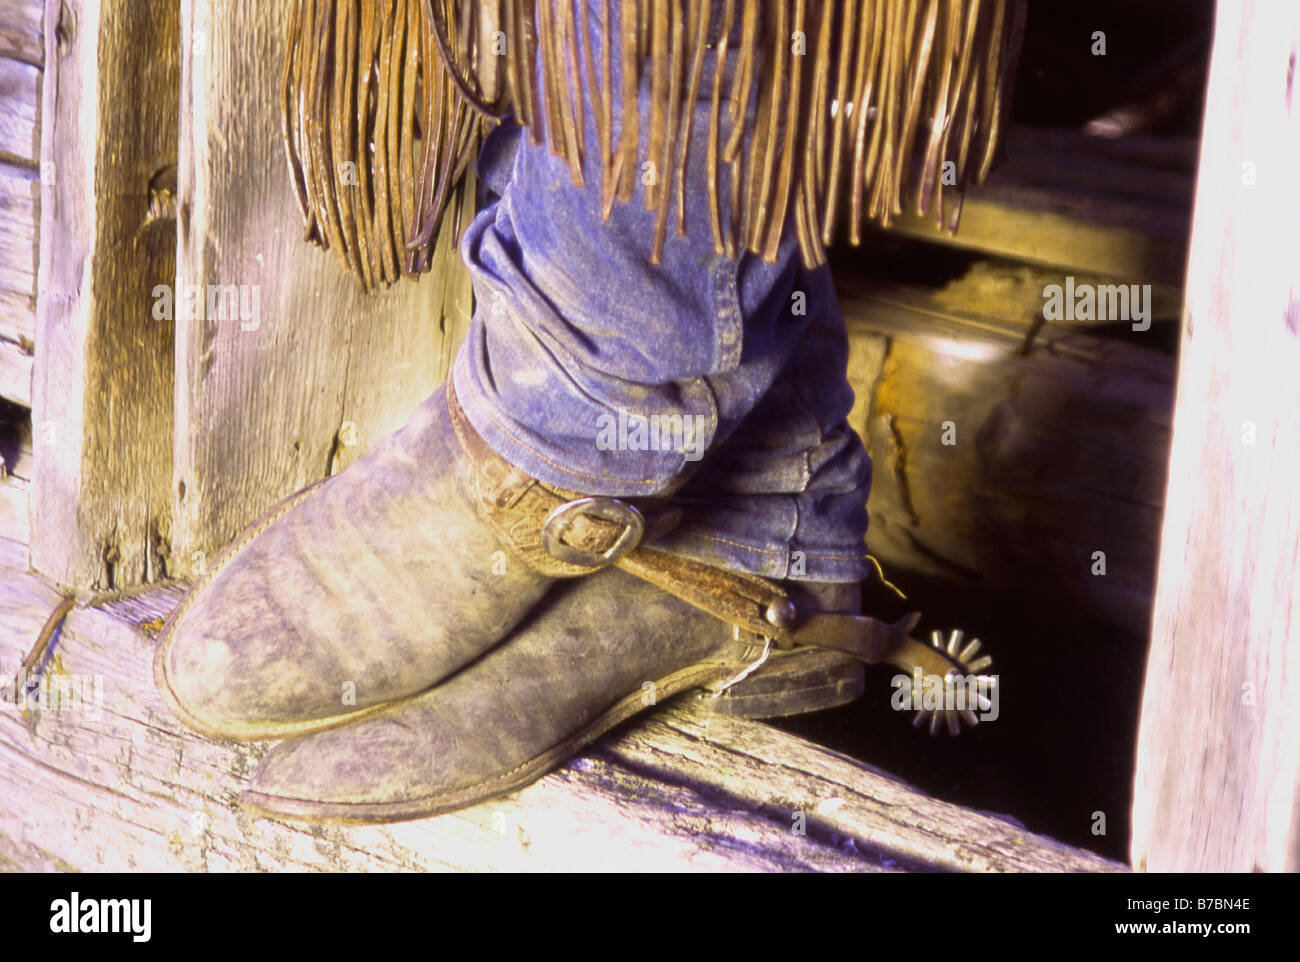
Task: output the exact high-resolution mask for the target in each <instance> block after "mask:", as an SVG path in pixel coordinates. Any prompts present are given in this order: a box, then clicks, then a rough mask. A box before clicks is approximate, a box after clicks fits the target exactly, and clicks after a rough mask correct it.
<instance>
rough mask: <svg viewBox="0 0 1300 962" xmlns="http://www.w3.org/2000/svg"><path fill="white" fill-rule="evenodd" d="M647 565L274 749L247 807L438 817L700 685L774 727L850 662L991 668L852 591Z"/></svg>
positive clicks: (722, 702) (671, 561)
mask: <svg viewBox="0 0 1300 962" xmlns="http://www.w3.org/2000/svg"><path fill="white" fill-rule="evenodd" d="M635 557H636V558H637V564H636V565H634V566H633V567H635V568H636V569H637V575H638V576H637V577H634V576H632V575H631V574H629V573H627V572H623V571H618V570H608V571H604V572H602V573H600V574H598V575H596V576H594V577H592V578H589V579H586V580H585V581H582V582H578V583H576V584H572V585H564V586H562V587H560V588H558V589H557V590H556V591H555V592H554V593H553V594H552V595H551V596H550V597H548V598H547V600H546V601H545V602H543V603H542V604H541V605H540V606H539V607H538V608H537V609H535V610H534V611H533V612H532V614H530V616H529V617H528V618H527V619H526V620H525V622H524V623H522V624H521V625H520V627H519V628H518V629H516V631H515V632H514V633H513V634H512V635H511V637H510V638H509V639H507V640H506V641H505V642H503V643H502V644H501V645H499V646H498V647H496V648H495V649H493V650H492V651H491V652H489V653H488V654H487V655H485V656H484V657H483V658H481V659H480V660H479V661H477V662H475V663H474V664H473V665H471V666H469V667H467V668H465V669H464V670H463V671H461V672H460V673H459V674H457V675H455V676H454V677H452V678H450V679H448V680H447V681H444V682H443V683H442V684H441V685H439V686H438V687H436V688H433V689H431V690H430V691H428V692H425V693H424V694H422V695H420V696H419V697H417V698H414V699H411V700H410V701H407V702H404V703H402V704H400V705H396V706H392V707H390V708H389V709H387V710H385V711H384V712H382V713H380V714H377V715H375V716H374V717H371V718H368V719H364V720H362V721H358V722H355V723H353V724H350V725H347V726H345V727H341V728H337V729H335V730H332V731H329V732H324V733H321V734H317V735H312V736H308V737H305V738H299V739H292V740H290V741H286V742H282V743H281V744H280V745H277V746H275V747H273V748H272V749H271V750H270V751H269V752H268V753H267V754H266V755H265V756H264V757H263V758H262V760H261V762H260V764H259V766H258V768H257V770H256V771H255V772H254V774H253V777H252V779H251V782H250V785H249V788H248V789H247V790H246V792H245V794H244V801H245V803H246V804H248V805H249V806H250V807H252V808H253V809H255V810H258V811H260V812H263V813H265V814H269V815H276V816H288V817H292V818H301V819H307V820H311V821H339V822H355V823H362V822H385V821H397V820H402V819H409V818H418V817H423V816H427V815H435V814H440V813H443V812H448V811H452V810H455V809H459V808H463V807H467V806H469V805H473V804H476V803H478V802H481V801H484V800H486V799H489V798H492V797H494V796H497V795H503V794H507V793H509V792H512V791H515V790H517V789H519V788H521V787H523V786H525V785H527V784H529V783H530V782H532V781H534V780H535V779H537V778H539V777H541V776H542V775H543V774H545V773H546V772H547V771H549V770H551V769H553V768H555V767H557V766H559V765H560V764H562V763H563V762H565V761H566V760H567V759H569V758H570V757H572V756H573V755H576V754H577V753H578V752H579V751H581V750H582V748H583V747H584V746H586V745H588V744H589V743H590V742H592V741H593V740H595V739H596V738H598V737H600V736H601V735H602V734H604V733H605V732H607V731H609V730H610V729H611V728H613V727H614V726H616V725H618V724H619V723H621V722H623V721H624V720H626V719H628V718H630V717H632V716H633V715H635V714H637V713H638V712H640V711H643V710H645V709H646V708H647V707H649V706H651V705H654V704H656V703H659V702H663V701H665V700H667V699H669V698H672V697H674V696H677V695H681V694H683V693H685V692H688V691H690V690H692V689H694V690H695V692H694V695H693V697H695V698H696V699H698V701H699V704H700V706H701V707H704V708H706V709H710V710H718V709H719V708H722V709H723V710H726V711H727V712H728V713H729V714H736V715H744V716H749V717H756V716H762V717H768V716H771V715H775V714H780V713H793V712H795V711H808V710H813V709H816V708H823V707H830V706H832V705H835V704H842V703H843V702H845V701H847V700H851V699H852V698H853V697H855V696H856V694H857V692H858V691H860V688H861V666H860V664H859V665H855V666H853V667H855V668H856V670H857V675H856V676H846V675H845V674H844V673H843V668H844V665H845V661H846V655H851V656H852V657H853V658H854V659H857V660H858V661H862V662H878V661H888V662H890V663H892V664H894V665H896V666H898V667H899V668H901V669H904V670H907V671H911V670H913V669H916V668H920V669H922V670H923V671H925V672H927V673H930V674H935V673H937V674H938V675H939V676H940V677H943V676H945V675H947V674H948V673H951V672H961V671H969V670H979V667H982V665H981V666H977V665H975V664H973V663H972V662H971V657H972V656H973V655H974V654H975V653H976V652H977V651H978V647H979V646H978V643H975V642H972V644H971V645H968V646H967V649H966V650H965V651H963V652H962V653H961V654H960V655H959V656H958V655H950V654H948V653H947V652H944V651H942V650H941V649H938V648H932V647H929V646H926V645H923V644H921V643H920V642H917V641H915V640H913V639H911V638H908V637H907V632H908V631H909V630H910V628H911V627H912V626H913V625H914V624H915V621H916V618H917V616H915V615H911V616H908V617H906V618H904V619H902V620H900V621H899V622H897V623H896V624H893V625H885V624H883V623H881V622H878V621H875V620H874V619H870V618H863V617H860V616H855V615H853V614H852V612H855V611H857V609H858V600H857V598H858V588H859V586H858V585H857V584H847V585H802V584H795V583H787V584H786V585H784V586H783V585H779V584H774V583H771V582H766V581H764V580H763V579H760V578H754V577H752V576H747V575H737V574H735V573H732V572H723V571H720V570H718V569H707V568H706V566H704V565H700V564H698V563H696V562H690V561H685V560H683V559H678V558H673V557H671V556H667V555H664V554H663V553H662V552H657V551H653V550H650V549H643V550H641V551H639V552H636V553H635ZM651 582H660V583H662V584H663V585H666V586H669V587H670V590H671V591H673V592H675V593H673V594H670V593H669V592H667V591H664V590H662V589H661V588H660V587H656V586H654V584H652V583H651ZM677 594H681V595H684V596H686V597H689V598H690V599H691V600H690V601H687V600H685V598H683V597H678V596H677ZM706 608H707V609H708V610H705V609H706ZM774 679H775V681H773V680H774ZM801 680H802V683H801ZM782 689H784V692H783V694H784V702H783V704H782V705H781V706H780V707H783V708H784V709H785V712H781V711H778V710H777V708H778V704H777V702H776V701H775V700H774V699H775V698H777V697H778V696H777V692H778V691H781V690H782ZM683 697H687V696H683ZM728 698H731V699H733V700H732V701H731V703H730V705H728V704H727V699H728ZM747 709H749V710H747ZM967 714H969V715H970V717H969V718H967V721H968V722H969V723H974V721H975V718H974V716H973V713H970V712H969V711H968V712H967ZM918 717H919V716H918ZM936 717H938V716H937V715H936Z"/></svg>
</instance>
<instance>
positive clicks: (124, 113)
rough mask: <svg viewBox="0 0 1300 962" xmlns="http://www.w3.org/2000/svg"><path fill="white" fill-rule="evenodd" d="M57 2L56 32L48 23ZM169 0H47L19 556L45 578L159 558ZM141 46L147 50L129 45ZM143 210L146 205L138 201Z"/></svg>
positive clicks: (87, 575)
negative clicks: (42, 177)
mask: <svg viewBox="0 0 1300 962" xmlns="http://www.w3.org/2000/svg"><path fill="white" fill-rule="evenodd" d="M60 11H63V16H64V18H65V20H64V27H63V30H62V31H61V32H62V35H63V36H62V37H60V36H59V34H60V30H59V29H58V27H57V25H58V22H59V16H60ZM179 21H180V18H179V9H178V0H158V2H150V3H137V2H133V0H103V2H83V0H68V2H63V3H51V4H50V5H49V10H48V11H47V20H46V30H45V37H46V50H47V60H46V64H47V70H46V83H45V92H44V103H43V117H44V125H43V131H42V134H43V137H42V152H41V159H42V162H43V168H42V169H48V170H50V171H52V172H53V173H54V175H55V176H53V177H51V178H49V180H50V183H47V184H46V185H45V186H46V188H47V190H46V192H45V194H44V197H43V200H44V203H43V204H42V208H41V231H40V233H41V252H40V262H39V277H40V283H39V296H38V300H37V336H36V368H35V379H34V384H33V398H32V400H33V409H34V410H33V418H34V424H35V425H36V433H37V435H38V437H40V438H42V439H43V441H49V442H51V443H48V444H46V443H42V444H40V445H38V447H37V464H36V477H35V479H34V484H33V491H32V513H33V522H32V539H33V540H32V558H33V562H34V563H35V564H36V566H37V568H38V569H39V570H41V571H44V572H46V573H48V574H49V575H50V576H51V577H53V578H54V579H55V580H57V581H60V582H63V583H66V584H72V585H77V586H91V585H97V586H111V585H116V584H128V583H136V582H139V581H142V580H151V579H152V578H155V577H158V576H159V575H160V574H162V573H165V569H166V556H167V554H168V547H167V545H168V536H169V528H170V522H169V511H170V491H171V484H170V482H171V453H172V431H171V424H172V384H173V351H172V326H171V325H170V324H169V323H165V322H161V321H158V320H155V319H154V318H153V316H152V307H153V303H154V301H153V290H154V287H155V285H158V284H170V283H171V282H172V279H173V277H174V274H175V257H176V232H175V221H174V219H173V218H171V217H168V216H166V214H165V212H162V205H159V204H157V203H151V201H155V197H154V196H153V195H154V194H155V193H157V190H156V188H157V187H158V185H159V184H160V183H161V182H163V181H165V180H166V177H167V172H168V171H170V170H171V169H172V168H173V166H174V164H175V162H176V112H177V85H178V78H179V67H178V56H179V53H178V50H179V46H180V42H179ZM143 51H147V55H143V54H142V52H143ZM151 210H152V212H151Z"/></svg>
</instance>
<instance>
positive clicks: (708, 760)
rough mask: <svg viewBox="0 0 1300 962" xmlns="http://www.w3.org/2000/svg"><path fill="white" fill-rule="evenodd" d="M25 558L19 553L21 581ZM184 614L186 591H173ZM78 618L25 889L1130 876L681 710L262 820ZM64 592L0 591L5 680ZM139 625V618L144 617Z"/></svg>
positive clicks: (14, 862) (36, 769) (227, 761)
mask: <svg viewBox="0 0 1300 962" xmlns="http://www.w3.org/2000/svg"><path fill="white" fill-rule="evenodd" d="M3 560H4V555H3V553H2V552H0V563H3ZM162 594H163V595H164V596H165V597H166V599H167V602H166V603H174V602H175V598H176V595H175V589H163V591H162ZM147 598H148V596H143V597H142V598H139V599H135V601H134V602H133V603H132V604H134V606H135V607H134V608H133V609H127V608H126V605H127V603H125V602H123V603H118V604H116V605H114V606H112V607H113V608H114V611H115V612H116V617H115V615H114V614H112V613H110V612H109V611H105V610H97V609H77V610H75V611H74V612H73V614H72V615H70V616H69V618H68V620H67V622H66V623H65V625H64V628H63V630H62V632H61V634H60V639H59V642H58V646H57V648H56V649H55V652H54V655H53V657H52V665H53V672H54V677H56V678H58V679H60V682H59V684H61V685H62V686H63V689H62V690H63V691H66V692H68V693H70V694H75V695H79V696H81V700H80V702H75V701H73V702H72V704H70V706H69V707H67V708H64V709H62V710H52V709H48V708H47V709H35V710H31V711H30V712H29V713H28V715H27V716H26V717H24V716H23V715H21V714H20V713H18V712H16V711H14V710H13V709H12V708H11V707H9V706H3V707H0V811H2V812H4V815H3V816H2V817H0V865H4V866H5V867H6V868H9V869H17V870H41V869H46V870H47V869H50V868H58V869H63V870H92V869H93V870H97V871H104V870H107V871H112V870H128V871H129V870H174V869H186V870H227V869H243V870H385V871H391V870H428V869H461V870H464V869H475V870H505V871H512V870H513V871H519V870H533V871H537V870H603V871H609V870H618V871H628V870H639V871H662V870H678V871H680V870H683V869H703V870H724V871H737V870H747V871H862V872H870V871H891V870H909V869H913V870H915V869H926V870H956V871H982V872H986V871H1039V870H1046V871H1112V870H1122V869H1123V866H1120V865H1117V864H1116V863H1113V862H1110V861H1107V860H1105V859H1102V858H1099V857H1097V856H1095V855H1092V854H1090V853H1087V852H1081V851H1079V850H1076V849H1072V848H1070V847H1068V846H1065V845H1062V844H1060V843H1057V842H1055V841H1053V840H1051V839H1046V838H1043V837H1041V836H1037V835H1034V834H1032V833H1029V832H1026V831H1025V830H1023V829H1021V828H1020V827H1018V826H1017V825H1015V824H1013V823H1012V822H1010V821H1007V820H1004V819H999V818H996V817H992V816H988V815H981V814H978V813H972V812H969V811H966V810H964V809H962V808H961V807H959V806H955V805H950V804H948V803H945V802H942V801H938V800H936V799H933V798H930V797H929V796H927V795H925V794H924V793H922V792H919V791H917V790H916V789H914V788H912V787H911V786H909V785H906V784H904V783H902V782H899V781H897V780H895V779H893V778H890V777H889V776H887V775H885V774H883V773H879V772H875V771H873V770H871V769H869V768H868V767H866V766H862V765H859V764H857V763H854V762H852V761H851V760H849V759H846V758H845V757H844V756H841V755H838V754H836V753H834V752H831V751H828V750H825V749H822V748H820V747H818V746H816V745H813V744H812V743H810V742H807V741H804V740H803V739H800V738H796V737H794V736H792V735H788V734H785V733H783V732H780V731H778V730H776V729H772V728H769V727H767V726H765V725H761V724H758V723H756V722H746V721H738V720H735V719H728V718H720V717H712V716H710V717H700V716H697V715H695V714H693V713H692V712H691V710H690V708H689V705H686V704H678V705H675V706H663V707H662V708H661V709H659V710H658V711H656V712H655V713H653V714H652V715H647V716H646V718H645V720H644V721H643V722H642V723H640V724H637V725H634V726H630V727H627V728H624V729H622V730H620V732H619V733H617V734H616V735H614V736H612V737H610V738H607V739H605V740H604V741H602V742H601V743H600V744H599V745H597V746H596V747H595V748H594V749H593V750H592V751H590V752H588V753H587V754H586V755H584V756H582V757H581V758H578V759H575V760H574V761H573V762H572V763H570V764H569V765H567V766H565V767H564V768H562V769H560V770H559V771H558V772H555V773H554V774H552V775H549V776H547V777H546V778H544V779H542V780H541V781H540V782H538V783H536V784H534V785H532V786H530V787H529V788H527V789H525V790H523V791H521V792H518V793H516V794H514V795H511V796H509V797H506V798H502V799H498V800H495V801H491V802H487V803H485V804H483V805H479V806H477V807H475V808H472V809H468V810H466V811H463V812H458V813H453V814H451V815H445V816H441V817H438V818H430V819H422V820H418V821H413V822H406V823H402V824H398V825H388V826H366V827H315V828H313V827H309V826H304V825H300V824H297V823H287V822H279V821H275V820H270V819H259V818H256V817H254V816H253V815H251V814H250V813H248V812H245V811H244V810H242V809H241V808H240V806H239V804H238V791H239V789H240V786H241V784H242V783H243V782H244V781H245V779H246V778H247V777H248V774H249V772H250V771H251V769H252V767H253V765H254V764H255V763H256V761H257V759H258V757H260V755H261V752H262V751H263V747H262V746H258V745H234V744H227V743H219V742H214V741H210V740H207V739H204V738H201V737H198V736H195V735H193V734H190V733H188V732H185V731H183V730H182V729H181V728H180V727H179V726H178V724H177V723H176V721H175V719H173V718H172V717H171V715H170V714H169V713H168V712H167V710H166V709H165V708H164V707H163V705H162V703H161V701H160V700H159V698H158V695H157V693H156V691H155V689H154V687H153V680H152V672H151V669H150V662H151V656H152V648H153V642H152V641H151V640H150V639H148V638H146V637H145V636H144V635H142V634H140V633H139V632H138V631H136V630H133V628H132V627H131V626H130V625H129V624H127V623H125V622H124V621H121V620H118V618H119V617H132V618H133V619H138V618H140V617H141V616H146V617H147V616H151V615H152V613H154V612H155V611H156V607H151V606H150V605H148V604H145V603H144V602H145V599H147ZM56 602H57V594H56V592H54V591H53V589H52V588H50V587H49V586H48V585H47V584H45V582H44V581H43V580H42V579H40V578H37V577H35V576H31V575H27V574H22V573H19V572H15V571H6V572H0V665H5V666H10V667H11V668H12V666H13V665H14V663H15V661H16V659H17V658H18V657H19V655H20V652H21V651H23V650H24V648H25V646H26V645H29V644H30V641H31V638H32V637H34V634H35V632H36V631H37V630H38V628H39V625H40V624H41V622H42V621H43V619H44V617H45V615H46V614H47V613H48V611H49V609H50V607H52V606H53V604H54V603H56ZM128 611H130V612H131V614H128Z"/></svg>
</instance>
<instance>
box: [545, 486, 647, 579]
mask: <svg viewBox="0 0 1300 962" xmlns="http://www.w3.org/2000/svg"><path fill="white" fill-rule="evenodd" d="M593 521H597V523H598V522H600V521H603V522H608V523H610V524H614V525H619V526H621V530H619V531H618V533H617V534H615V535H613V543H610V544H608V545H607V546H606V547H604V548H603V549H602V548H601V547H600V543H593V542H592V540H591V539H590V538H582V537H575V535H577V534H579V531H580V529H581V528H582V527H584V526H587V525H588V524H590V523H591V522H593ZM597 526H598V527H599V528H600V529H603V530H601V531H600V534H601V535H602V537H601V538H600V542H602V543H604V542H608V541H609V535H610V532H609V531H608V527H607V526H606V525H599V524H597ZM645 530H646V525H645V518H643V517H642V516H641V512H640V511H638V510H637V509H636V508H635V507H633V506H632V505H630V504H628V503H627V502H626V501H620V500H619V499H618V498H605V497H589V498H578V499H576V500H574V501H566V502H565V503H564V504H562V505H560V506H559V507H557V508H555V510H553V511H552V512H551V513H550V514H549V515H547V518H546V522H545V523H544V524H543V525H542V547H543V548H545V549H546V551H547V553H548V554H550V555H551V557H553V558H555V559H556V560H558V561H562V562H564V563H565V564H572V565H578V566H579V567H583V568H603V567H605V566H606V565H611V564H613V563H614V562H615V561H618V559H619V558H622V557H623V556H624V555H626V554H627V553H628V552H630V551H634V550H636V548H637V547H638V546H639V545H640V544H641V540H642V539H643V538H644V537H645ZM575 542H576V543H575Z"/></svg>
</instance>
